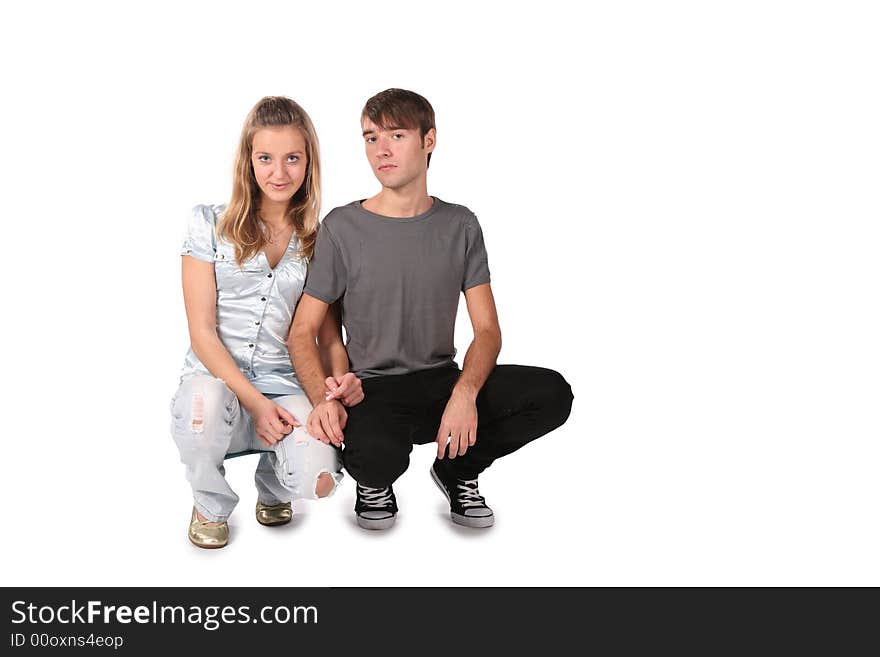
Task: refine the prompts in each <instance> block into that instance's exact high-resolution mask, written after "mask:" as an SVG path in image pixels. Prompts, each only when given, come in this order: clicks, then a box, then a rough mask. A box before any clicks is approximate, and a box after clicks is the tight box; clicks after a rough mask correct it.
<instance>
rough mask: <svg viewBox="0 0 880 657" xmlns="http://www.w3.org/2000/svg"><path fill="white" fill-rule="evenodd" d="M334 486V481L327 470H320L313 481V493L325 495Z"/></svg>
mask: <svg viewBox="0 0 880 657" xmlns="http://www.w3.org/2000/svg"><path fill="white" fill-rule="evenodd" d="M335 487H336V481H335V480H334V479H333V477H332V476H331V475H330V473H329V472H322V473H321V474H319V475H318V479H317V480H316V481H315V495H317V496H318V497H327V496H328V495H329V494H330V493H331V492H332V491H333V489H334V488H335Z"/></svg>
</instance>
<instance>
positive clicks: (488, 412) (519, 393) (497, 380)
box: [342, 365, 574, 488]
mask: <svg viewBox="0 0 880 657" xmlns="http://www.w3.org/2000/svg"><path fill="white" fill-rule="evenodd" d="M460 374H461V371H460V370H459V369H458V367H443V368H437V369H430V370H420V371H418V372H412V373H410V374H398V375H392V376H377V377H372V378H367V379H364V380H363V386H364V396H365V398H364V401H362V402H361V403H360V404H358V405H357V406H353V407H351V408H349V409H348V423H347V425H346V427H345V429H344V431H343V433H344V434H345V442H344V443H343V451H342V461H343V463H344V465H345V469H346V470H348V472H349V474H350V475H351V476H352V477H353V478H354V480H355V481H357V482H358V483H360V484H362V485H364V486H370V487H371V488H384V487H385V486H389V485H391V484H392V483H393V482H394V481H395V480H396V479H397V478H398V477H399V476H400V475H402V474H403V473H404V472H405V471H406V468H407V467H408V466H409V454H410V452H411V451H412V446H413V445H414V444H415V445H422V444H425V443H430V442H433V441H434V439H435V438H436V437H437V431H438V429H439V428H440V420H441V418H442V417H443V411H444V409H445V408H446V402H447V401H449V396H450V394H452V388H453V387H454V386H455V383H456V381H458V377H459V375H460ZM572 399H574V397H573V396H572V393H571V386H569V385H568V382H566V380H565V379H564V378H562V376H561V375H560V374H559V373H558V372H554V371H553V370H548V369H544V368H542V367H527V366H524V365H497V366H496V367H495V369H494V370H492V373H491V374H489V377H488V378H487V379H486V383H485V384H484V385H483V388H482V390H480V394H479V395H477V416H478V417H477V421H478V425H477V442H476V443H475V444H474V445H473V446H471V447H468V450H467V452H466V453H465V454H464V455H463V456H456V457H455V458H454V459H451V460H449V459H444V463H446V464H447V466H446V467H448V468H451V470H452V472H454V473H455V474H456V476H458V477H459V478H460V479H473V478H475V477H476V476H477V475H479V474H480V473H481V472H482V471H483V470H485V469H486V468H487V467H489V466H490V465H491V464H492V462H493V461H494V460H495V459H497V458H499V457H501V456H504V455H506V454H510V453H511V452H513V451H515V450H517V449H519V448H520V447H522V446H523V445H525V444H527V443H529V442H531V441H532V440H534V439H535V438H538V437H539V436H543V435H544V434H545V433H548V432H550V431H552V430H553V429H555V428H556V427H558V426H560V425H561V424H562V423H563V422H565V421H566V419H568V414H569V413H570V412H571V402H572Z"/></svg>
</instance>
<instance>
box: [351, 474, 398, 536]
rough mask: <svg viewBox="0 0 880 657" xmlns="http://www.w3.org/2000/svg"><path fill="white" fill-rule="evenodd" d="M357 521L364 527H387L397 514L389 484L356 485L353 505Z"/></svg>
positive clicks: (395, 502)
mask: <svg viewBox="0 0 880 657" xmlns="http://www.w3.org/2000/svg"><path fill="white" fill-rule="evenodd" d="M354 512H355V513H356V514H357V523H358V525H360V526H361V527H363V528H364V529H388V528H389V527H391V525H393V524H394V518H395V517H396V516H397V500H396V499H395V498H394V490H392V488H391V486H386V487H385V488H370V487H369V486H361V485H360V484H358V485H357V502H356V503H355V505H354Z"/></svg>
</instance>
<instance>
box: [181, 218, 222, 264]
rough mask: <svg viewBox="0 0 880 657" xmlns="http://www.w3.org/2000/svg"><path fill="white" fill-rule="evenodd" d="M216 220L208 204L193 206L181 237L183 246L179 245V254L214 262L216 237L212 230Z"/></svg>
mask: <svg viewBox="0 0 880 657" xmlns="http://www.w3.org/2000/svg"><path fill="white" fill-rule="evenodd" d="M216 221H217V218H216V215H215V214H214V211H213V210H212V209H211V207H210V206H207V205H197V206H195V207H194V208H193V209H192V211H191V212H190V215H189V219H188V220H187V224H186V235H185V237H184V238H183V246H181V247H180V255H182V256H185V255H190V256H192V257H193V258H196V259H197V260H203V261H205V262H214V252H215V250H216V248H217V237H216V234H215V232H214V231H215V228H216Z"/></svg>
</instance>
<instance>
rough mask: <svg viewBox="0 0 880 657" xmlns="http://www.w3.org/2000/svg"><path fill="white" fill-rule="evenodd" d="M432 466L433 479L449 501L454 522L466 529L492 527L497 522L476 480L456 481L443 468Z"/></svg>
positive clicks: (435, 464) (435, 463) (450, 513)
mask: <svg viewBox="0 0 880 657" xmlns="http://www.w3.org/2000/svg"><path fill="white" fill-rule="evenodd" d="M437 466H438V463H437V462H436V461H435V462H434V465H432V466H431V479H433V480H434V483H435V484H437V488H439V489H440V490H441V491H443V494H444V495H445V496H446V499H447V500H448V501H449V515H450V516H451V517H452V522H454V523H456V524H458V525H464V526H465V527H491V526H492V525H493V524H494V522H495V515H494V514H493V513H492V509H490V508H489V507H488V506H486V500H485V499H484V498H483V496H482V495H480V491H479V489H478V488H477V480H476V479H456V477H455V476H454V475H449V474H447V473H446V469H445V468H443V466H440V467H437Z"/></svg>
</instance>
